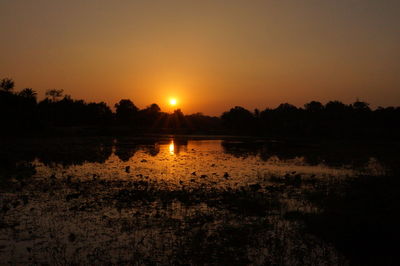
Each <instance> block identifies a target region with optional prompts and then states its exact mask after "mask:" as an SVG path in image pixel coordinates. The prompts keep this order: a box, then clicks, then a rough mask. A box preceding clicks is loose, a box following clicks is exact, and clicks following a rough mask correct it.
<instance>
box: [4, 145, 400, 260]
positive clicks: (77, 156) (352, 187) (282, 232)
mask: <svg viewBox="0 0 400 266" xmlns="http://www.w3.org/2000/svg"><path fill="white" fill-rule="evenodd" d="M168 141H170V140H159V139H150V138H149V139H135V138H123V137H121V138H117V139H112V138H58V139H55V138H48V139H47V138H45V139H34V140H32V139H30V138H25V139H19V140H18V141H15V140H5V141H0V159H1V160H0V180H1V183H0V236H1V239H0V259H1V261H2V264H11V265H14V264H32V265H37V264H50V265H77V264H90V265H156V264H161V265H182V264H184V265H248V264H252V265H348V264H350V265H398V264H399V263H400V258H399V256H398V254H397V245H396V243H397V239H398V238H399V237H400V228H399V222H400V220H399V218H398V215H397V214H398V213H399V211H400V208H399V206H400V194H399V193H398V187H399V185H400V181H399V180H400V179H399V163H400V159H399V156H398V155H397V153H398V149H399V143H397V142H385V141H378V142H376V143H369V144H368V145H367V146H365V147H364V146H363V145H360V143H359V144H356V146H353V145H355V144H354V141H351V143H352V144H351V143H350V144H349V143H343V142H334V143H331V142H324V143H287V142H281V143H277V142H267V141H256V140H253V141H238V140H224V141H222V142H221V145H222V152H221V153H220V154H217V155H216V156H217V157H218V158H220V160H219V161H218V160H215V158H216V157H213V153H211V154H209V155H207V156H205V155H204V153H205V152H201V153H203V157H202V158H203V159H204V160H206V164H205V165H206V166H207V167H195V168H190V169H189V174H188V175H187V176H180V177H179V178H178V177H177V176H175V175H172V174H171V175H168V176H166V177H162V176H160V175H157V172H155V171H147V172H146V169H153V168H152V167H154V165H155V164H157V163H161V162H163V161H165V160H171V161H170V164H171V165H172V164H176V165H177V167H178V169H183V168H185V167H189V166H191V164H190V161H191V158H198V156H201V154H200V153H197V152H196V151H190V150H189V151H188V152H186V153H184V154H182V156H175V155H170V154H169V153H168V152H167V153H165V152H164V153H163V151H162V150H161V151H160V145H166V144H165V143H169V142H168ZM173 141H174V143H175V150H176V151H178V150H185V146H187V145H188V140H187V139H174V140H173ZM186 150H187V149H186ZM113 154H115V155H116V156H117V157H118V159H119V161H118V160H117V159H116V158H113V157H112V156H113ZM252 156H257V157H258V158H260V160H261V162H268V161H269V160H271V159H273V158H274V157H276V158H278V159H279V160H283V161H287V162H290V161H291V160H294V159H295V158H301V157H302V158H304V159H305V162H306V164H307V165H314V166H318V165H319V164H321V163H322V162H323V164H324V165H325V166H329V167H338V169H340V166H343V165H347V166H348V167H350V166H351V167H352V168H354V169H364V168H365V165H369V164H371V162H376V163H377V162H378V161H377V160H379V164H378V166H379V167H377V168H376V169H375V168H374V169H373V170H379V169H380V168H382V169H384V171H383V172H381V171H378V172H377V171H371V172H365V171H364V172H363V171H361V170H360V174H354V175H352V176H341V175H339V176H320V175H319V174H318V173H313V172H296V171H289V170H287V171H285V172H283V173H281V174H276V173H273V172H259V173H257V176H255V177H251V180H252V181H251V182H246V181H245V179H244V176H242V175H241V174H239V173H237V172H235V171H234V170H233V169H226V170H225V168H220V165H222V164H224V163H229V161H232V160H234V159H235V158H237V159H238V160H239V161H243V162H246V160H247V158H250V159H251V157H252ZM371 157H374V158H375V159H374V160H372V161H371ZM110 158H111V159H110ZM207 158H208V159H207ZM135 159H136V160H135ZM109 160H113V163H112V164H111V165H109V166H108V167H109V168H110V167H111V168H112V169H114V170H113V172H112V173H111V175H109V174H107V171H103V170H107V169H108V168H107V167H106V166H105V165H106V162H107V161H109ZM207 160H208V161H207ZM92 163H94V164H96V168H95V169H98V168H101V167H102V168H101V169H102V170H101V171H100V173H98V172H92V171H93V170H95V169H94V168H90V167H89V168H88V165H90V164H92ZM250 163H251V161H249V162H248V165H249V166H248V168H251V167H250ZM43 165H44V166H46V167H45V169H47V171H43V169H44V168H43ZM85 165H86V167H85ZM194 165H198V162H197V161H196V162H195V163H194ZM80 166H82V167H80ZM128 166H129V167H128ZM171 167H172V166H171ZM252 167H253V166H252ZM153 170H154V169H153ZM222 170H223V171H222ZM243 170H244V169H242V171H243ZM247 170H250V169H246V171H247ZM82 171H83V173H82Z"/></svg>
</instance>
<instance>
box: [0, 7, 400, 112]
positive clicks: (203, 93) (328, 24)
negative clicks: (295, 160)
mask: <svg viewBox="0 0 400 266" xmlns="http://www.w3.org/2000/svg"><path fill="white" fill-rule="evenodd" d="M399 14H400V1H396V0H380V1H378V0H337V1H328V0H326V1H325V0H304V1H299V0H291V1H289V0H279V1H278V0H269V1H268V0H264V1H261V0H253V1H249V0H247V1H234V0H231V1H220V0H212V1H208V0H202V1H195V0H193V1H187V0H185V1H184V0H181V1H177V0H170V1H167V0H163V1H161V0H159V1H148V0H147V1H145V0H143V1H133V0H117V1H111V0H110V1H105V0H96V1H94V0H93V1H89V0H79V1H78V0H75V1H74V0H69V1H62V0H36V1H22V0H0V36H1V42H0V78H2V77H10V78H13V79H14V80H15V81H16V89H17V90H19V89H22V88H25V87H32V88H33V89H35V90H36V91H38V93H39V98H40V97H43V96H44V92H45V90H47V89H52V88H58V89H64V91H65V92H66V93H67V94H70V95H72V97H73V98H83V99H85V100H88V101H105V102H107V103H109V104H110V105H114V103H115V102H117V101H118V100H119V99H122V98H130V99H132V101H133V102H134V103H135V104H136V105H137V106H138V107H140V108H143V107H146V106H147V105H149V104H151V103H153V102H156V103H158V104H159V105H160V106H161V108H162V109H163V110H165V111H170V110H169V109H170V108H169V107H168V106H167V103H168V100H169V98H171V97H176V98H177V99H178V100H179V103H178V107H180V108H182V110H183V112H184V113H193V112H203V113H205V114H210V115H220V114H221V112H222V111H225V110H227V109H229V108H230V107H233V106H235V105H241V106H244V107H246V108H249V109H254V108H260V109H264V108H265V107H276V106H277V105H278V104H279V103H281V102H289V103H292V104H295V105H298V106H300V105H302V104H304V103H305V102H308V101H310V100H319V101H322V102H326V101H328V100H334V99H338V100H341V101H343V102H346V103H350V102H353V101H354V100H355V99H356V98H360V99H361V100H364V101H367V102H370V103H372V104H373V106H378V105H382V106H387V105H400V49H399V47H400V15H399Z"/></svg>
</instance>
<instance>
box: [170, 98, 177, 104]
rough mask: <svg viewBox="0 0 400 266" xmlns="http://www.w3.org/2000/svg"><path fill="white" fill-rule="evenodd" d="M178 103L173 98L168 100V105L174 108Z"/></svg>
mask: <svg viewBox="0 0 400 266" xmlns="http://www.w3.org/2000/svg"><path fill="white" fill-rule="evenodd" d="M177 103H178V101H177V100H176V99H175V98H171V99H169V104H170V105H172V106H175V105H176V104H177Z"/></svg>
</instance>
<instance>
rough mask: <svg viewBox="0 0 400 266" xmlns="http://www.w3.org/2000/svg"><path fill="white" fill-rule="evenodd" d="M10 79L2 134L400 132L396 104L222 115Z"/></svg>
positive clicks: (1, 89) (0, 92) (1, 92)
mask: <svg viewBox="0 0 400 266" xmlns="http://www.w3.org/2000/svg"><path fill="white" fill-rule="evenodd" d="M14 87H15V83H14V81H13V80H12V79H8V78H5V79H2V80H1V81H0V124H1V125H2V130H1V133H0V134H2V135H15V134H21V135H30V134H43V133H48V132H51V131H52V130H53V129H54V128H63V129H66V128H74V127H75V128H95V129H98V130H97V131H96V132H98V133H101V134H103V133H105V134H123V133H126V132H129V133H182V134H193V133H196V134H232V135H256V136H266V137H312V138H317V137H321V138H324V137H329V138H359V137H390V138H396V137H397V136H399V133H400V108H399V107H385V108H384V107H378V108H376V109H375V110H372V109H371V108H370V107H369V104H368V103H365V102H362V101H359V100H357V101H355V102H354V103H352V104H344V103H342V102H340V101H330V102H328V103H326V104H325V105H324V104H322V103H320V102H317V101H311V102H309V103H306V104H305V105H304V107H300V108H299V107H296V106H294V105H291V104H289V103H283V104H280V105H279V106H278V107H277V108H274V109H271V108H266V109H265V110H262V111H260V110H258V109H255V110H254V111H250V110H247V109H245V108H243V107H240V106H236V107H234V108H232V109H230V110H229V111H226V112H224V113H223V114H222V115H221V116H220V117H212V116H206V115H203V114H202V113H196V114H191V115H185V114H183V112H182V111H181V110H180V109H178V110H175V111H174V112H173V113H166V112H162V111H161V108H160V107H159V106H158V105H157V104H155V103H153V104H151V105H149V106H148V107H146V108H144V109H139V108H138V107H137V106H136V105H135V104H134V103H133V102H132V101H131V100H130V99H122V100H120V101H119V102H118V103H117V104H115V106H114V107H115V111H113V110H112V109H111V108H110V107H109V106H108V105H107V104H106V103H104V102H99V103H95V102H89V103H88V102H86V101H84V100H75V99H72V97H71V96H69V95H64V91H63V90H57V89H52V90H48V91H46V94H45V96H46V97H45V98H44V99H43V100H41V101H38V99H37V93H36V92H35V91H34V90H33V89H31V88H25V89H23V90H21V91H18V92H17V91H15V90H14Z"/></svg>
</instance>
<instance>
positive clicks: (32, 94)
mask: <svg viewBox="0 0 400 266" xmlns="http://www.w3.org/2000/svg"><path fill="white" fill-rule="evenodd" d="M18 95H19V96H21V97H23V98H26V99H34V100H35V101H36V96H37V93H36V91H34V90H33V89H31V88H25V89H23V90H22V91H20V92H19V93H18Z"/></svg>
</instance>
